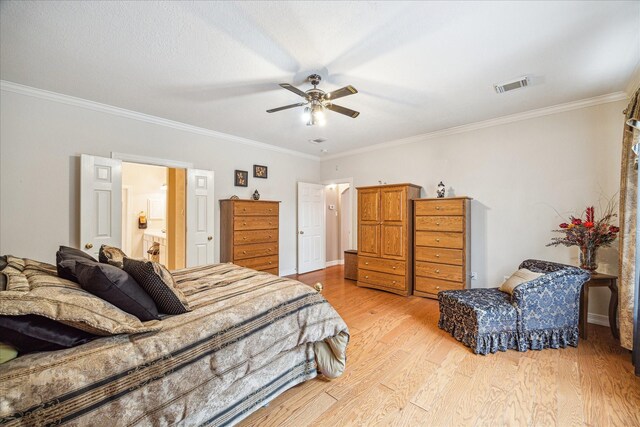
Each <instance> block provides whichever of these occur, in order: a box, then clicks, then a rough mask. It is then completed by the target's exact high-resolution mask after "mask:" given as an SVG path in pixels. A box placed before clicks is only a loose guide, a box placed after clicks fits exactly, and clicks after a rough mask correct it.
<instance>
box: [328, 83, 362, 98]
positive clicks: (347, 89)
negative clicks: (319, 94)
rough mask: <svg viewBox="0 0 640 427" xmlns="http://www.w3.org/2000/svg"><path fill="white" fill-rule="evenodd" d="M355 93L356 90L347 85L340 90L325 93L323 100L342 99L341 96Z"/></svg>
mask: <svg viewBox="0 0 640 427" xmlns="http://www.w3.org/2000/svg"><path fill="white" fill-rule="evenodd" d="M356 93H358V90H357V89H356V88H355V87H353V86H351V85H349V86H345V87H343V88H341V89H338V90H334V91H333V92H329V93H325V94H324V99H326V100H328V101H330V100H334V99H338V98H342V97H343V96H349V95H354V94H356Z"/></svg>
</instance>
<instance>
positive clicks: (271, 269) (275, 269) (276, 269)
mask: <svg viewBox="0 0 640 427" xmlns="http://www.w3.org/2000/svg"><path fill="white" fill-rule="evenodd" d="M261 271H264V272H265V273H271V274H273V275H275V276H279V274H278V273H279V272H278V268H277V267H276V268H270V269H268V270H261Z"/></svg>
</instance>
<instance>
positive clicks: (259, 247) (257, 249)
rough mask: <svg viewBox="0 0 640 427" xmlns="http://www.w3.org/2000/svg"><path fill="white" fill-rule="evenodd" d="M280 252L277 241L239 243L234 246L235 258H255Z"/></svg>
mask: <svg viewBox="0 0 640 427" xmlns="http://www.w3.org/2000/svg"><path fill="white" fill-rule="evenodd" d="M277 254H278V244H277V243H255V244H252V245H238V246H236V247H235V248H233V259H234V260H236V259H245V258H255V257H259V256H269V255H277Z"/></svg>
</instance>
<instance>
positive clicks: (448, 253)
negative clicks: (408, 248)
mask: <svg viewBox="0 0 640 427" xmlns="http://www.w3.org/2000/svg"><path fill="white" fill-rule="evenodd" d="M415 257H416V261H430V262H437V263H442V264H453V265H463V264H464V252H463V251H462V250H460V249H441V248H431V247H428V246H416V254H415Z"/></svg>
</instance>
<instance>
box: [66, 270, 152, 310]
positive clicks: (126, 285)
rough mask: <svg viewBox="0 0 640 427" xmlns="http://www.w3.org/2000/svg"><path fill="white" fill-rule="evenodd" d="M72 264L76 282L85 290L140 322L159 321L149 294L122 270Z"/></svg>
mask: <svg viewBox="0 0 640 427" xmlns="http://www.w3.org/2000/svg"><path fill="white" fill-rule="evenodd" d="M75 264H76V267H75V270H76V275H77V277H78V283H80V286H82V289H84V290H85V291H87V292H90V293H92V294H93V295H95V296H97V297H99V298H102V299H103V300H105V301H107V302H109V303H111V304H113V305H115V306H116V307H118V308H119V309H120V310H123V311H126V312H127V313H130V314H133V315H134V316H136V317H137V318H138V319H140V320H142V321H146V320H158V319H160V317H158V308H157V307H156V304H155V303H154V302H153V300H152V299H151V297H150V296H149V294H147V293H146V292H145V291H144V289H142V288H141V287H140V285H139V284H138V282H136V281H135V279H134V278H133V277H131V276H130V275H129V274H128V273H127V272H126V271H124V270H121V269H120V268H118V267H115V266H113V265H110V264H101V263H99V262H92V261H87V260H76V261H75Z"/></svg>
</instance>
